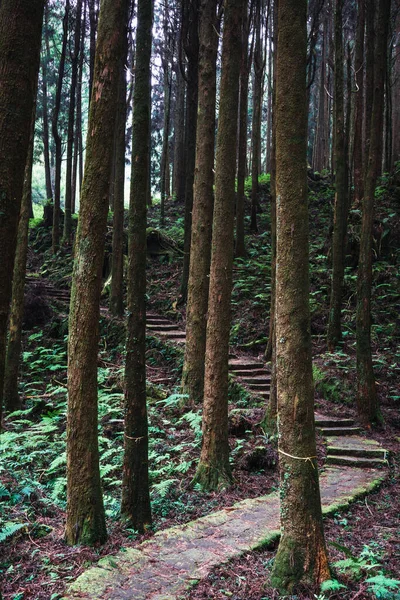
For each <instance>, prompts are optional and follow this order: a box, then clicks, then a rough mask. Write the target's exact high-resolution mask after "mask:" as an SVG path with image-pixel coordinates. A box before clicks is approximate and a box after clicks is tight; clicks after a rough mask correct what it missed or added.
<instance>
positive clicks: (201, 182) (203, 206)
mask: <svg viewBox="0 0 400 600" xmlns="http://www.w3.org/2000/svg"><path fill="white" fill-rule="evenodd" d="M216 7H217V4H216V0H202V2H201V5H200V52H199V103H198V121H197V139H196V168H195V177H194V200H193V217H192V241H191V249H190V271H189V285H188V301H187V309H186V345H185V361H184V364H183V375H182V391H183V393H185V394H188V395H189V398H190V400H191V401H192V402H195V403H199V402H201V401H202V399H203V393H204V357H205V351H206V325H207V307H208V291H209V274H210V260H211V235H212V218H213V205H214V192H213V185H214V172H213V169H214V141H215V101H216V60H217V48H218V29H217V19H216Z"/></svg>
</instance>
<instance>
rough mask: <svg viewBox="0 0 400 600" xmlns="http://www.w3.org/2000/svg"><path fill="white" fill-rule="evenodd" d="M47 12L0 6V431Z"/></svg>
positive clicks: (9, 3)
mask: <svg viewBox="0 0 400 600" xmlns="http://www.w3.org/2000/svg"><path fill="white" fill-rule="evenodd" d="M43 10H44V1H43V0H2V3H1V6H0V256H1V260H0V428H1V416H2V405H3V388H4V367H5V360H6V339H7V322H8V315H9V310H10V301H11V294H12V276H11V274H12V272H13V267H14V259H15V250H16V244H17V230H18V218H19V214H20V209H21V200H22V191H23V184H24V175H25V165H26V159H27V156H28V147H29V136H30V126H31V120H32V109H33V104H34V97H35V93H36V89H37V76H38V70H39V61H40V38H41V30H42V21H43Z"/></svg>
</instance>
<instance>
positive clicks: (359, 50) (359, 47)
mask: <svg viewBox="0 0 400 600" xmlns="http://www.w3.org/2000/svg"><path fill="white" fill-rule="evenodd" d="M364 31H365V0H358V19H357V32H356V49H355V60H354V71H355V81H356V90H357V93H356V98H355V106H354V112H355V115H354V154H353V156H354V159H353V160H354V204H355V205H356V206H358V205H359V204H360V202H361V199H362V197H363V194H364V167H363V164H364V156H363V154H364V153H363V143H362V138H363V133H362V132H363V113H364Z"/></svg>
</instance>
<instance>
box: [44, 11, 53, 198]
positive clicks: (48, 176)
mask: <svg viewBox="0 0 400 600" xmlns="http://www.w3.org/2000/svg"><path fill="white" fill-rule="evenodd" d="M43 37H44V46H45V52H44V55H43V58H42V95H43V106H42V108H43V156H44V172H45V180H46V200H52V199H53V189H52V185H51V170H50V150H49V111H48V104H47V65H48V63H49V62H50V45H49V32H48V6H47V4H46V6H45V13H44V31H43Z"/></svg>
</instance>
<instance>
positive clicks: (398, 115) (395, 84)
mask: <svg viewBox="0 0 400 600" xmlns="http://www.w3.org/2000/svg"><path fill="white" fill-rule="evenodd" d="M393 55H394V56H395V59H394V64H393V71H392V106H393V114H392V164H391V170H392V171H393V169H394V166H395V164H396V163H397V162H398V161H400V10H399V11H398V13H397V19H396V27H395V43H394V45H393Z"/></svg>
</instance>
